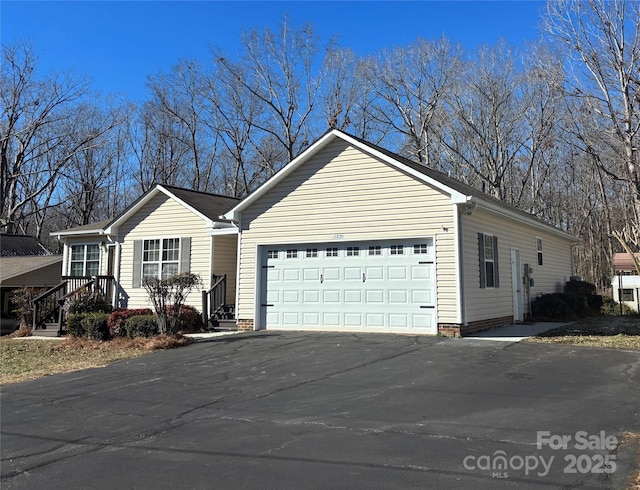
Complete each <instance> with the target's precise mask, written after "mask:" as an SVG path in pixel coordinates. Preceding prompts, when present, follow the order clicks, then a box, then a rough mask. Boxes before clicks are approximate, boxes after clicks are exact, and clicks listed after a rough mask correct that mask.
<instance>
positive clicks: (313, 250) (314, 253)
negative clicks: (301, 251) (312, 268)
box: [307, 248, 318, 259]
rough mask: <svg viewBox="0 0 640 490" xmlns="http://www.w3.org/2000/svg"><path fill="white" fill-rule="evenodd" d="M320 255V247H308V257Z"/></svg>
mask: <svg viewBox="0 0 640 490" xmlns="http://www.w3.org/2000/svg"><path fill="white" fill-rule="evenodd" d="M317 256H318V249H317V248H308V249H307V258H308V259H310V258H315V257H317Z"/></svg>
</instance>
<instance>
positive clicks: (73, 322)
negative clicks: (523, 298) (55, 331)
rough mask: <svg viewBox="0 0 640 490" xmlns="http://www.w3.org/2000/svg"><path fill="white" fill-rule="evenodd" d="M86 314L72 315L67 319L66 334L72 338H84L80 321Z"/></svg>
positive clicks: (83, 328) (83, 330)
mask: <svg viewBox="0 0 640 490" xmlns="http://www.w3.org/2000/svg"><path fill="white" fill-rule="evenodd" d="M86 316H87V313H72V314H71V315H69V316H68V317H67V333H68V334H69V335H71V336H72V337H84V336H85V334H86V331H85V327H84V324H83V323H82V320H84V318H85V317H86Z"/></svg>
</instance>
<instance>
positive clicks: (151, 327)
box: [124, 315, 158, 338]
mask: <svg viewBox="0 0 640 490" xmlns="http://www.w3.org/2000/svg"><path fill="white" fill-rule="evenodd" d="M124 328H125V330H126V331H127V337H129V338H135V337H151V336H152V335H156V334H157V333H158V320H157V319H156V317H155V316H154V315H136V316H132V317H129V318H127V320H126V321H125V324H124Z"/></svg>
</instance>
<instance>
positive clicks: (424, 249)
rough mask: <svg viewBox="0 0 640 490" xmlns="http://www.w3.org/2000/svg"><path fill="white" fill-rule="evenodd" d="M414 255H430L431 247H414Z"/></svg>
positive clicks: (422, 244)
mask: <svg viewBox="0 0 640 490" xmlns="http://www.w3.org/2000/svg"><path fill="white" fill-rule="evenodd" d="M413 253H414V254H428V253H429V246H428V245H427V244H426V243H418V244H416V245H414V246H413Z"/></svg>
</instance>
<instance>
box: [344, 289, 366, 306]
mask: <svg viewBox="0 0 640 490" xmlns="http://www.w3.org/2000/svg"><path fill="white" fill-rule="evenodd" d="M360 303H362V291H361V290H358V289H355V290H354V289H351V290H349V289H347V290H345V291H344V304H345V305H352V304H360Z"/></svg>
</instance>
